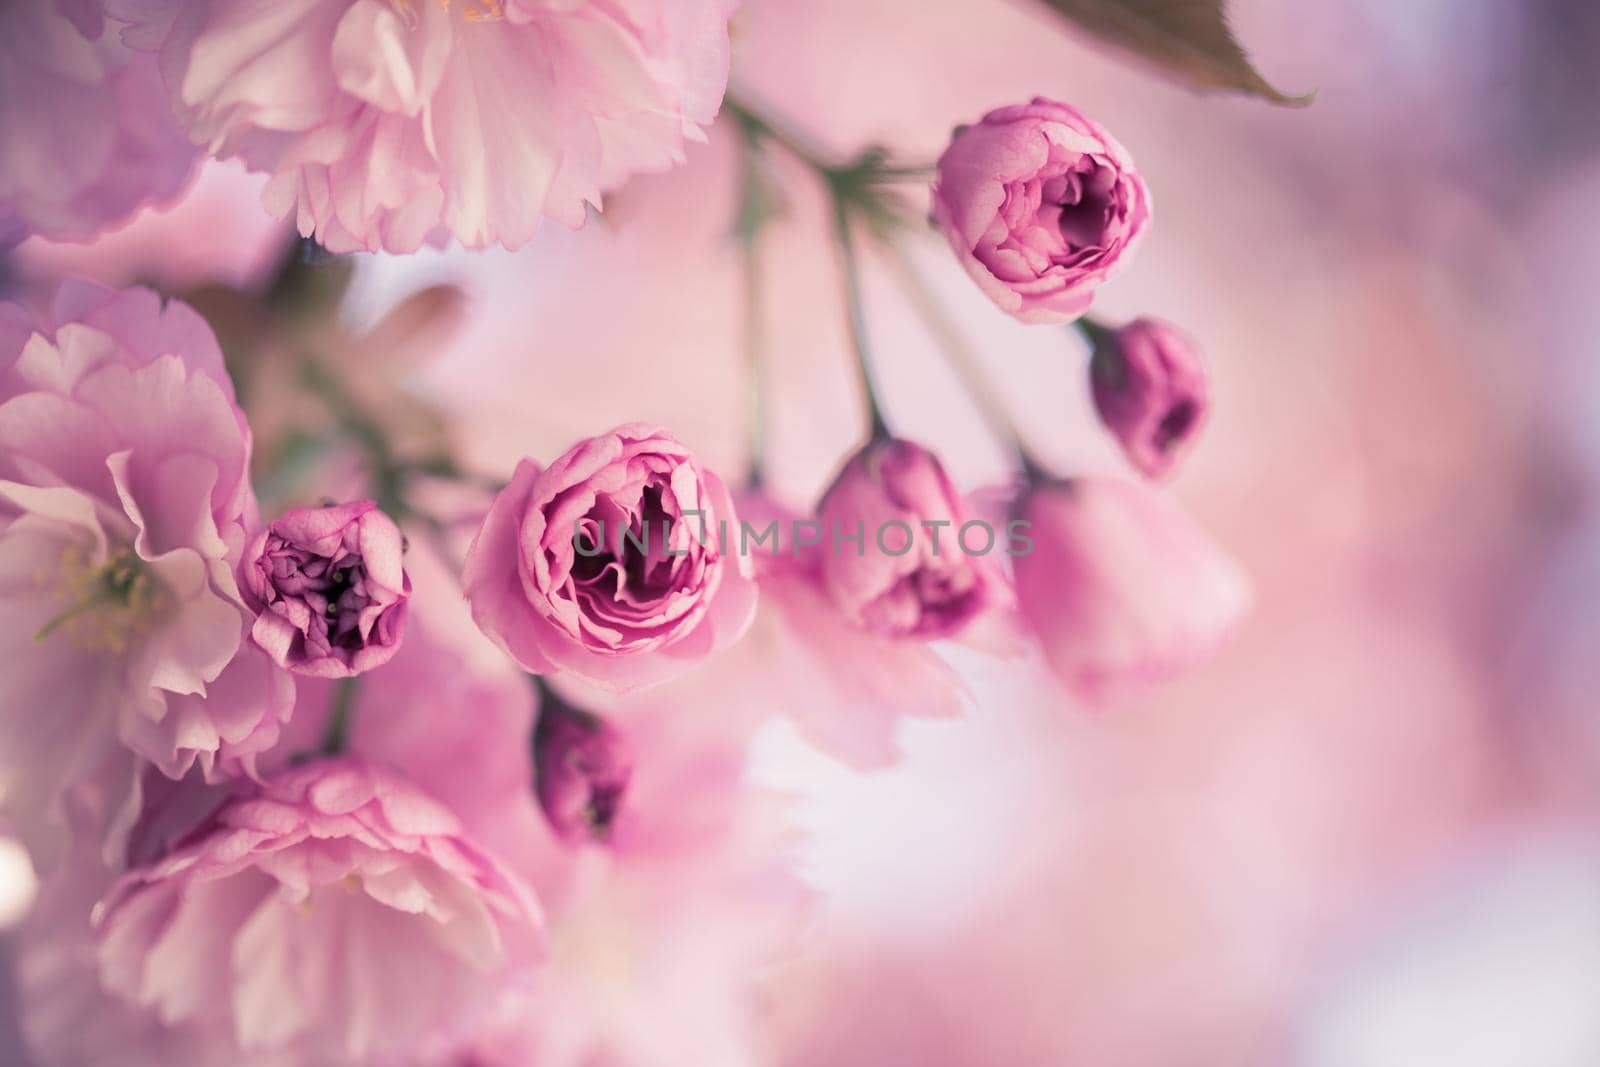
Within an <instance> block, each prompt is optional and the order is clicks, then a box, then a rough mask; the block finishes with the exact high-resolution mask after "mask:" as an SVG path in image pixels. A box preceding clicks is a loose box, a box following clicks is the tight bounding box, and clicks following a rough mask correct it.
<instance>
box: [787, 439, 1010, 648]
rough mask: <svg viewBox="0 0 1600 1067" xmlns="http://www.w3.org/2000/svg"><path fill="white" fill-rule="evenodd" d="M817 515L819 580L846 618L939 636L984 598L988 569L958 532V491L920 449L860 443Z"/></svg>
mask: <svg viewBox="0 0 1600 1067" xmlns="http://www.w3.org/2000/svg"><path fill="white" fill-rule="evenodd" d="M817 517H818V519H820V520H821V522H822V527H823V533H822V537H823V540H824V546H823V547H824V548H825V549H826V551H823V552H821V553H820V559H821V565H822V580H823V585H824V588H825V589H826V590H827V592H828V595H829V597H831V598H832V600H833V602H834V603H835V604H836V605H837V606H838V608H839V611H840V612H841V613H842V615H843V616H844V618H845V619H846V620H848V621H849V622H850V623H851V624H852V625H854V626H857V627H860V628H862V629H866V630H871V631H874V632H877V633H883V634H893V635H897V636H917V637H927V638H935V637H946V636H949V635H951V634H954V633H956V632H958V631H960V630H961V629H962V628H963V627H964V626H965V625H966V624H967V623H968V622H969V621H971V619H972V618H973V616H975V615H976V614H977V613H978V612H980V611H982V610H983V609H984V607H985V606H986V605H987V604H988V601H989V586H990V578H989V572H988V570H987V569H986V568H985V566H984V564H983V560H982V557H981V556H978V555H975V554H969V553H968V552H967V551H966V550H965V548H964V547H963V544H964V542H963V541H962V540H961V539H962V538H963V537H964V536H965V533H964V529H963V528H964V525H965V523H966V521H967V518H966V513H965V508H964V507H963V505H962V502H961V494H960V493H959V492H957V490H956V487H955V486H954V485H953V484H952V483H951V481H950V477H949V475H947V474H945V472H944V467H943V466H942V465H941V464H940V463H939V459H938V457H937V456H935V455H934V454H933V453H932V452H929V451H928V450H927V449H925V448H922V447H921V446H919V445H915V444H912V443H911V442H909V441H901V440H894V439H889V440H877V441H873V442H871V443H869V444H868V445H867V446H866V447H864V448H862V449H861V450H860V451H859V452H857V453H856V454H855V455H854V456H853V457H851V459H850V460H849V462H847V463H846V464H845V466H844V469H843V470H842V471H840V473H839V476H838V477H837V478H836V479H834V482H833V485H832V486H831V487H830V488H829V489H828V491H827V493H825V494H824V495H823V498H822V502H821V504H819V505H818V506H817ZM830 538H831V542H830V540H829V539H830ZM845 538H853V539H854V540H852V541H846V540H845ZM988 544H989V546H990V548H992V547H993V530H992V529H991V530H989V531H988ZM974 551H976V550H974Z"/></svg>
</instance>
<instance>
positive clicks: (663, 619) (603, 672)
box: [462, 423, 755, 690]
mask: <svg viewBox="0 0 1600 1067" xmlns="http://www.w3.org/2000/svg"><path fill="white" fill-rule="evenodd" d="M727 529H732V530H733V531H735V533H736V532H737V530H738V519H737V517H736V516H735V514H734V510H733V503H732V501H731V500H730V499H729V497H728V491H727V489H726V488H724V487H723V484H722V480H721V479H720V478H718V477H717V476H716V474H714V473H712V472H711V471H709V470H706V469H705V468H703V467H701V466H700V465H699V464H698V463H697V462H695V459H694V457H693V455H691V454H690V452H689V450H688V449H687V448H686V447H684V445H683V444H682V443H680V442H679V441H678V440H676V439H675V438H673V437H672V436H671V435H669V434H667V433H666V432H665V431H663V430H659V429H656V428H654V427H652V426H648V425H644V424H639V423H633V424H629V425H626V426H622V427H619V428H618V429H616V430H613V431H612V432H610V433H606V434H601V435H600V436H598V437H591V438H589V439H587V440H585V441H581V442H579V443H578V444H577V445H574V446H573V447H572V448H571V449H569V450H568V451H567V453H566V454H565V455H563V456H562V457H561V458H560V459H558V460H556V461H555V462H554V463H552V464H551V465H550V466H548V467H546V468H543V469H540V468H539V467H538V466H537V465H535V464H534V463H533V462H532V461H530V460H523V461H522V463H520V464H518V466H517V470H516V473H515V474H514V475H513V476H512V479H511V484H510V485H508V486H507V487H506V488H505V489H504V490H502V491H501V493H500V494H499V496H497V497H496V498H495V501H494V505H493V507H492V508H491V509H490V511H489V515H488V517H487V518H486V519H485V520H484V523H483V528H482V529H481V530H479V532H478V536H477V539H476V540H475V541H474V542H473V545H472V550H471V551H470V552H469V553H468V557H467V564H466V570H465V572H464V574H463V577H462V585H463V588H464V589H465V591H466V594H467V596H468V597H469V598H470V600H471V601H472V612H473V617H474V618H475V619H476V620H477V621H478V625H479V626H480V627H482V629H483V631H484V632H485V633H487V634H488V635H489V636H490V637H492V638H494V640H495V641H497V642H499V644H500V645H501V646H502V647H504V648H505V649H506V651H507V652H509V653H510V654H511V656H512V658H514V659H515V660H516V661H517V662H518V663H520V664H521V665H522V666H523V667H524V668H525V669H527V670H529V671H531V672H533V673H535V674H547V673H550V672H553V671H557V670H564V671H570V672H572V673H573V674H575V675H577V676H579V677H582V678H584V679H587V680H589V681H592V682H594V683H596V684H598V685H601V686H604V687H607V688H610V689H616V690H624V689H631V688H636V687H638V686H641V685H646V684H650V683H653V682H658V681H661V680H662V679H664V678H666V677H669V676H670V675H672V674H675V673H678V672H679V671H681V670H683V669H685V668H687V667H688V666H689V665H690V664H692V663H693V662H694V661H695V660H696V659H698V658H700V657H702V656H705V655H706V654H708V653H710V652H712V651H715V650H717V649H720V648H723V647H725V646H727V645H728V644H729V643H731V642H732V641H734V640H735V639H737V638H738V637H739V636H740V635H741V634H742V633H743V632H744V629H745V627H746V626H747V625H748V624H749V621H750V616H751V613H752V611H753V610H754V608H755V583H754V581H753V580H752V577H751V567H750V561H749V560H748V558H746V557H745V556H743V555H742V554H740V553H739V552H738V551H737V550H736V546H735V545H733V544H731V543H725V542H731V538H725V537H724V536H723V532H724V530H727Z"/></svg>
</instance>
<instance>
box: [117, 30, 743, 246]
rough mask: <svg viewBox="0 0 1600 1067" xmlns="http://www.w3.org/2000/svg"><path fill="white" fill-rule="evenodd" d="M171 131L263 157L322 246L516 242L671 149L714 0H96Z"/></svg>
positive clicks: (714, 65)
mask: <svg viewBox="0 0 1600 1067" xmlns="http://www.w3.org/2000/svg"><path fill="white" fill-rule="evenodd" d="M110 7H111V9H112V11H113V13H115V14H117V15H119V16H121V17H123V18H125V19H127V20H129V21H130V22H131V24H132V25H131V27H130V28H129V32H128V35H127V36H128V40H129V41H130V42H132V43H133V44H135V45H136V46H137V47H143V48H151V49H157V50H159V52H160V56H161V64H162V70H163V72H164V73H165V74H166V77H167V84H168V88H169V89H170V91H171V94H172V100H173V105H174V107H175V108H176V110H177V112H178V115H179V117H180V119H181V120H182V121H183V123H184V124H185V125H186V126H187V128H188V130H189V133H190V135H191V136H192V137H193V138H194V139H195V140H196V141H198V142H199V143H201V144H204V145H207V146H208V147H209V148H210V149H211V150H212V151H213V152H214V153H216V154H218V155H220V156H223V157H230V156H240V157H242V158H243V159H244V160H245V161H246V162H247V163H248V164H249V165H250V166H251V168H252V169H255V170H262V171H266V172H268V173H270V174H271V175H272V181H271V184H270V185H269V186H268V188H267V190H266V194H265V202H266V205H267V207H268V209H269V210H270V211H272V212H273V213H274V214H277V215H289V214H293V215H294V216H295V218H296V220H297V223H298V225H299V228H300V232H301V233H302V234H305V235H307V236H315V237H316V238H317V240H318V241H320V242H321V243H322V244H323V245H325V246H326V247H328V248H329V249H331V250H333V251H336V252H348V251H355V250H359V249H367V250H377V249H386V250H388V251H393V252H405V251H414V250H415V249H416V248H417V247H418V246H420V245H421V244H422V243H423V242H424V241H426V240H430V239H433V238H435V237H437V236H439V235H441V234H446V235H453V236H455V237H456V238H457V239H458V240H460V241H461V242H462V243H463V244H465V245H468V246H470V247H474V248H478V247H484V246H487V245H492V244H496V243H499V244H502V245H505V246H506V247H508V248H516V247H518V246H520V245H522V244H524V243H526V242H527V241H528V240H529V238H531V237H532V236H533V233H534V230H535V228H536V227H537V226H538V224H539V222H540V220H541V219H542V218H544V217H547V216H548V217H550V218H554V219H558V220H560V221H561V222H563V223H565V224H567V225H569V226H578V225H580V224H582V222H583V221H584V217H585V214H586V212H587V205H588V204H598V203H599V202H600V197H601V192H602V191H603V190H606V189H609V188H612V187H614V186H615V185H617V184H618V183H620V182H621V181H622V180H623V179H624V178H626V177H627V176H628V175H630V174H632V173H634V172H636V171H641V170H660V169H665V168H666V167H669V166H672V165H674V164H676V163H679V162H681V161H682V158H683V145H684V142H685V141H686V140H700V139H703V136H704V135H703V132H702V127H704V126H705V125H707V124H708V123H710V121H711V120H712V118H713V117H714V116H715V115H716V112H717V109H718V107H719V106H720V103H721V100H722V93H723V89H724V87H725V86H726V83H727V77H728V33H727V21H728V17H729V15H730V14H731V13H732V9H733V3H732V0H621V2H614V0H604V2H602V0H470V2H463V3H458V4H449V3H443V2H439V0H333V2H325V0H293V2H291V3H288V4H276V5H267V6H262V5H260V4H256V3H251V2H249V0H198V2H195V0H112V3H111V4H110Z"/></svg>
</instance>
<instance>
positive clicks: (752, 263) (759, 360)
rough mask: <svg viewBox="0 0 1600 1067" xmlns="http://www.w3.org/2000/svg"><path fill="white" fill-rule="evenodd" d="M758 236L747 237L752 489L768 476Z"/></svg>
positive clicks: (746, 331)
mask: <svg viewBox="0 0 1600 1067" xmlns="http://www.w3.org/2000/svg"><path fill="white" fill-rule="evenodd" d="M758 244H759V239H758V237H757V235H756V234H754V233H752V234H750V235H749V236H748V237H746V238H745V240H744V249H743V256H742V259H743V260H744V351H745V359H746V360H747V362H748V367H749V371H750V384H749V390H750V474H749V479H748V480H749V484H750V488H752V489H759V488H760V487H761V486H762V484H763V483H764V482H765V481H766V476H767V415H768V411H767V367H766V360H765V359H764V358H763V353H762V337H763V336H764V333H765V322H766V309H765V307H764V305H763V301H762V295H761V256H760V252H759V250H758V247H757V246H758Z"/></svg>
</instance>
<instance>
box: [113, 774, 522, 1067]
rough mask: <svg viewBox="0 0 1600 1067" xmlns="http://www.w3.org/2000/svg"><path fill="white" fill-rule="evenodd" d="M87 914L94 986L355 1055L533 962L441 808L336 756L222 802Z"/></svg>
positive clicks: (187, 1015) (274, 1043)
mask: <svg viewBox="0 0 1600 1067" xmlns="http://www.w3.org/2000/svg"><path fill="white" fill-rule="evenodd" d="M98 925H99V959H100V972H101V980H102V982H103V984H104V985H105V987H106V988H107V989H108V990H109V991H111V992H112V993H114V994H116V995H117V996H119V997H121V998H122V999H124V1000H126V1001H128V1002H130V1003H133V1004H136V1005H139V1006H141V1007H143V1008H144V1009H145V1010H147V1011H149V1012H151V1013H152V1014H154V1015H155V1016H156V1017H158V1018H160V1019H161V1020H162V1021H163V1022H165V1023H167V1024H168V1025H184V1024H191V1023H196V1022H200V1023H207V1024H210V1025H218V1024H221V1025H223V1026H225V1027H227V1028H231V1031H232V1036H233V1038H234V1040H235V1042H236V1043H237V1044H238V1046H239V1047H240V1048H241V1049H243V1050H244V1051H245V1052H247V1053H257V1052H263V1051H276V1050H288V1049H301V1050H304V1053H305V1056H303V1057H302V1059H301V1060H300V1062H322V1061H323V1059H326V1060H330V1061H333V1062H349V1063H353V1064H367V1063H376V1062H394V1061H398V1060H399V1059H400V1057H401V1055H402V1054H407V1055H409V1054H411V1053H413V1052H414V1051H417V1050H419V1049H422V1048H425V1047H427V1045H428V1043H429V1042H433V1041H440V1040H443V1039H444V1038H445V1037H446V1036H447V1035H448V1034H449V1033H450V1032H451V1031H453V1030H454V1029H455V1028H457V1027H461V1026H464V1025H467V1024H468V1023H469V1022H470V1020H471V1019H472V1017H473V1016H474V1015H475V1014H477V1013H479V1012H481V1011H483V1010H485V1009H487V1008H488V1007H489V1006H490V1004H491V1002H492V999H493V997H494V995H495V994H496V992H497V991H498V989H499V988H500V985H501V983H502V982H504V981H505V980H506V978H507V976H508V975H510V974H511V973H513V972H514V971H515V970H516V969H517V968H518V967H519V966H520V965H522V964H524V963H526V962H528V961H529V959H530V958H531V955H532V953H533V951H534V949H535V948H536V946H537V940H538V927H539V918H538V914H537V909H536V907H535V905H534V903H533V900H532V897H531V895H530V894H529V893H528V891H527V890H526V889H525V888H524V887H523V886H522V884H521V883H520V882H519V881H518V880H516V879H515V878H513V877H512V876H510V875H509V874H507V873H506V872H505V871H504V870H503V869H502V868H501V867H500V866H499V865H498V864H497V863H496V862H494V861H493V860H491V859H490V858H488V857H487V856H486V855H485V854H483V853H482V852H480V851H479V850H478V849H477V848H476V847H475V846H474V845H473V844H472V843H471V842H470V841H469V840H468V839H466V838H465V837H464V836H463V835H462V833H461V829H460V825H459V823H458V821H457V820H456V818H455V816H454V815H452V814H451V813H450V812H449V810H448V809H446V808H444V807H442V806H440V805H439V804H437V803H436V802H434V801H433V800H431V799H429V798H428V797H427V796H426V795H425V794H424V793H422V792H421V791H420V790H419V789H417V787H416V786H414V785H412V784H411V783H410V782H409V781H408V780H406V779H405V778H402V777H400V776H399V775H397V774H396V773H394V772H391V771H386V770H383V769H381V768H379V767H376V766H373V765H370V764H367V763H365V762H363V761H360V760H356V759H353V758H346V759H338V760H318V761H314V762H312V763H309V764H307V765H305V766H303V767H300V768H297V769H293V770H290V771H288V772H286V773H284V774H282V775H279V776H275V777H273V778H270V779H268V780H267V781H266V782H265V783H264V784H263V785H262V786H261V788H260V790H259V791H258V792H256V793H254V794H247V795H244V796H242V797H240V798H238V799H236V800H233V801H231V802H230V803H228V804H227V805H225V806H224V807H223V808H222V809H221V810H219V811H218V812H217V813H216V815H215V816H214V817H213V822H212V824H211V826H210V827H209V829H207V830H204V831H202V832H200V833H198V834H196V835H194V836H193V837H192V838H191V839H190V841H189V843H187V844H185V845H184V846H183V847H181V848H179V849H178V850H177V851H175V852H173V853H171V854H170V855H168V856H167V857H166V858H164V859H162V860H160V861H159V862H157V863H155V864H154V865H152V866H150V867H146V868H143V869H140V870H136V871H134V872H132V873H131V874H129V875H127V876H126V877H125V878H124V879H123V880H122V881H121V882H120V883H119V884H118V885H117V886H116V887H114V888H113V889H112V890H111V892H110V893H109V894H108V895H107V897H106V899H105V901H104V902H103V903H102V905H101V913H100V917H99V923H98ZM318 1057H320V1058H318Z"/></svg>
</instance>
